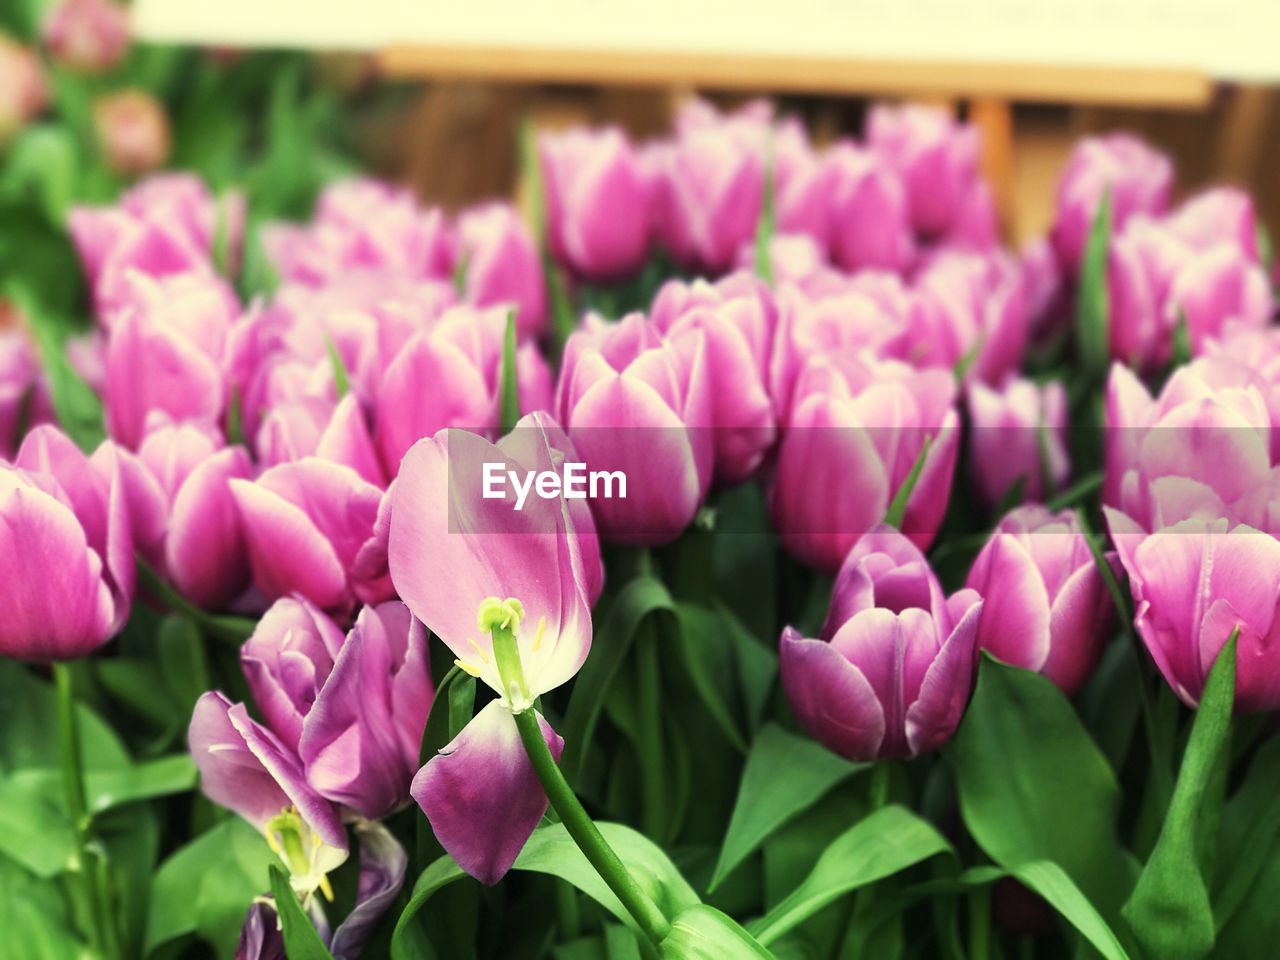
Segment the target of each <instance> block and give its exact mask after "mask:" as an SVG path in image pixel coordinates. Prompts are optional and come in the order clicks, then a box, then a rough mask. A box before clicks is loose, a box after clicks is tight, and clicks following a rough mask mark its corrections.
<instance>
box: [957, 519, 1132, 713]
mask: <svg viewBox="0 0 1280 960" xmlns="http://www.w3.org/2000/svg"><path fill="white" fill-rule="evenodd" d="M965 586H966V587H969V588H970V589H972V590H974V591H976V592H977V594H978V595H979V596H981V597H982V598H983V601H984V602H983V608H982V617H981V619H980V620H979V623H978V646H979V647H980V648H981V649H983V650H989V651H990V652H991V653H992V654H994V655H995V656H996V657H999V658H1000V659H1001V660H1003V661H1005V662H1006V663H1011V664H1013V665H1015V666H1019V667H1024V668H1026V669H1027V670H1034V671H1036V672H1037V673H1042V674H1044V675H1045V676H1046V677H1048V678H1049V679H1050V680H1052V681H1053V682H1054V683H1056V684H1057V685H1058V686H1059V687H1061V688H1062V690H1063V692H1064V693H1066V694H1068V695H1071V694H1074V693H1075V692H1076V691H1078V690H1079V689H1080V688H1081V687H1082V686H1084V682H1085V681H1086V680H1087V679H1088V678H1089V674H1090V673H1092V672H1093V668H1094V666H1095V665H1096V664H1097V662H1098V657H1099V656H1100V655H1101V653H1102V648H1103V647H1104V646H1105V644H1106V641H1107V638H1108V636H1109V635H1110V634H1109V629H1108V628H1109V625H1110V622H1111V603H1110V601H1109V599H1108V597H1107V593H1106V586H1105V584H1104V583H1103V580H1102V575H1101V573H1099V572H1098V567H1097V565H1096V564H1095V563H1094V561H1093V555H1092V553H1091V552H1090V550H1089V544H1088V542H1087V541H1086V540H1085V538H1084V534H1083V533H1081V531H1080V522H1079V520H1078V518H1077V517H1076V515H1075V514H1074V513H1072V512H1071V511H1063V512H1061V513H1056V514H1055V513H1051V512H1050V511H1049V510H1047V509H1046V508H1045V507H1042V506H1039V505H1031V504H1029V505H1027V506H1023V507H1019V508H1018V509H1016V510H1014V511H1012V512H1011V513H1009V514H1008V515H1007V516H1005V517H1004V519H1002V520H1001V521H1000V523H998V524H997V525H996V528H995V530H994V531H993V532H992V535H991V539H990V540H988V541H987V545H986V546H985V547H983V548H982V552H981V553H979V554H978V557H977V559H976V560H974V562H973V567H972V569H970V571H969V579H968V580H966V581H965Z"/></svg>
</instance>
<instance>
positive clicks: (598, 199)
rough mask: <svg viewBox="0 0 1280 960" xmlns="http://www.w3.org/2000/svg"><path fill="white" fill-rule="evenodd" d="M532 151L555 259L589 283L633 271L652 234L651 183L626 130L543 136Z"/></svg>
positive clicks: (637, 268) (622, 275)
mask: <svg viewBox="0 0 1280 960" xmlns="http://www.w3.org/2000/svg"><path fill="white" fill-rule="evenodd" d="M538 155H539V158H540V162H541V169H542V184H543V189H544V190H545V193H546V210H547V236H548V240H549V241H550V244H551V251H552V253H553V254H554V255H555V257H556V259H557V260H559V261H560V262H561V263H564V264H565V265H567V266H568V267H569V269H570V270H572V271H573V272H574V273H575V274H577V275H579V276H582V277H587V278H590V279H593V280H613V279H618V278H621V277H627V276H630V275H631V274H633V273H635V272H636V271H637V270H639V269H640V267H641V266H642V265H643V264H644V261H645V258H646V257H647V256H648V255H649V243H650V240H651V237H652V233H653V225H652V203H651V184H650V180H649V176H648V174H647V173H646V172H645V170H644V168H643V165H642V164H641V162H640V158H639V156H638V155H637V154H636V152H635V149H634V148H633V147H632V146H631V143H630V142H629V141H628V140H627V137H626V134H625V133H623V132H622V131H621V130H620V129H618V128H617V127H606V128H603V129H599V130H589V129H583V128H578V129H572V130H566V131H564V132H563V133H548V134H543V135H542V136H541V137H539V138H538Z"/></svg>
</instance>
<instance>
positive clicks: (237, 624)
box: [135, 555, 258, 647]
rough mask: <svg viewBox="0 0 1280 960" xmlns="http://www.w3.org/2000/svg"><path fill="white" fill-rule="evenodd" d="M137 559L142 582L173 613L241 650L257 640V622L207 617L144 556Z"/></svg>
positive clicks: (239, 618) (236, 617) (228, 616)
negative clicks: (253, 640) (252, 637)
mask: <svg viewBox="0 0 1280 960" xmlns="http://www.w3.org/2000/svg"><path fill="white" fill-rule="evenodd" d="M135 559H136V562H137V567H138V582H139V583H140V584H141V585H142V586H144V587H146V588H147V590H148V591H149V592H150V593H152V594H153V595H154V596H155V597H156V599H157V600H159V601H160V602H162V603H163V604H164V605H165V606H167V607H169V609H171V610H173V611H174V612H175V613H180V614H182V615H183V616H184V617H187V618H189V619H191V620H194V621H195V622H196V623H198V624H199V625H200V628H201V629H202V630H203V631H204V632H205V633H206V634H207V635H208V636H210V637H213V638H214V639H217V640H221V641H223V642H224V643H230V644H234V645H235V646H237V647H238V646H240V644H242V643H244V641H246V640H248V639H249V637H251V636H253V631H254V630H255V629H256V628H257V626H258V621H257V620H254V619H253V618H251V617H240V616H233V615H231V614H214V613H206V612H205V611H203V610H201V609H200V608H199V607H197V606H196V605H195V604H193V603H191V601H189V600H188V599H187V598H186V597H184V596H183V595H182V594H180V593H179V592H178V591H177V590H175V589H174V588H173V587H172V586H170V585H169V582H168V581H167V580H165V579H164V577H162V576H160V574H159V573H157V572H156V571H155V570H153V569H151V566H150V565H149V564H148V563H147V562H146V561H145V560H144V559H142V557H141V556H140V555H139V556H137V557H136V558H135Z"/></svg>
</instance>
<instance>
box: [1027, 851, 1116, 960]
mask: <svg viewBox="0 0 1280 960" xmlns="http://www.w3.org/2000/svg"><path fill="white" fill-rule="evenodd" d="M1010 876H1013V877H1016V878H1017V879H1018V880H1020V881H1021V882H1022V883H1023V884H1024V885H1026V886H1027V887H1029V888H1030V889H1032V890H1034V891H1035V892H1036V893H1038V894H1040V896H1042V897H1044V898H1045V899H1046V900H1047V901H1049V903H1050V905H1051V906H1052V907H1053V908H1054V909H1055V910H1057V911H1058V913H1060V914H1061V915H1062V916H1063V917H1064V918H1065V919H1066V920H1067V921H1068V922H1069V923H1070V924H1071V925H1072V926H1073V927H1075V928H1076V930H1078V931H1079V932H1080V933H1081V934H1082V935H1083V936H1084V937H1085V939H1086V940H1088V941H1089V943H1091V944H1092V945H1093V947H1094V949H1095V950H1097V951H1098V952H1099V953H1100V954H1102V956H1104V957H1106V958H1107V960H1129V954H1128V953H1126V952H1125V949H1124V947H1123V945H1121V943H1120V940H1119V939H1118V938H1117V937H1116V935H1115V931H1113V930H1112V929H1111V927H1110V926H1108V924H1107V921H1105V920H1104V919H1102V915H1101V914H1099V913H1098V911H1097V910H1096V909H1095V908H1094V906H1093V904H1092V903H1090V902H1089V898H1088V897H1086V896H1085V895H1084V894H1083V893H1081V892H1080V888H1079V887H1077V886H1076V885H1075V883H1074V882H1072V880H1071V878H1070V877H1069V876H1067V874H1066V872H1065V871H1064V870H1063V869H1062V868H1061V867H1060V866H1058V865H1057V864H1056V863H1052V862H1051V861H1048V860H1033V861H1029V862H1027V863H1023V864H1019V865H1018V866H1017V867H1015V868H1014V869H1013V870H1011V871H1010Z"/></svg>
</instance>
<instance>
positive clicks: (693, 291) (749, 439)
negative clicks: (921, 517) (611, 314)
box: [651, 279, 777, 485]
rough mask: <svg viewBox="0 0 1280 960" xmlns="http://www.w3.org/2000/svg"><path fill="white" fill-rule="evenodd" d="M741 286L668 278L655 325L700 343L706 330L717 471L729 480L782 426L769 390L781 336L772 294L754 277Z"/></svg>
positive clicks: (757, 459)
mask: <svg viewBox="0 0 1280 960" xmlns="http://www.w3.org/2000/svg"><path fill="white" fill-rule="evenodd" d="M738 286H739V287H740V289H738V290H735V289H734V288H733V287H734V285H732V284H726V283H725V282H724V281H722V282H721V283H720V284H718V285H717V286H712V285H711V284H708V283H706V282H705V281H697V282H695V283H694V284H693V285H686V284H684V283H682V282H680V281H678V280H672V281H669V282H668V283H667V284H665V285H664V286H663V287H662V289H661V290H660V291H658V295H657V297H656V298H655V300H654V302H653V309H652V312H651V316H652V319H653V323H654V325H655V326H656V327H657V328H658V329H659V330H661V331H662V333H663V334H665V335H666V336H667V337H668V338H669V339H671V340H672V341H673V342H674V343H676V344H677V345H678V346H683V347H686V348H688V347H694V348H695V349H696V347H697V345H698V344H699V340H698V338H696V337H693V336H689V334H691V333H693V332H695V331H701V332H702V334H703V337H702V343H703V344H705V350H706V357H705V361H706V365H707V382H708V385H709V390H710V418H711V419H710V423H711V426H712V428H713V442H714V444H715V468H714V479H715V481H716V482H717V483H719V484H722V485H730V484H734V483H739V482H741V481H743V480H745V479H747V478H748V477H750V476H751V475H752V474H753V473H755V472H756V470H757V469H758V468H759V466H760V464H761V462H762V461H763V460H764V456H765V453H766V452H767V451H768V450H769V448H770V447H771V446H772V445H773V441H774V438H775V436H776V433H777V430H776V425H775V416H774V411H773V402H772V400H771V399H770V397H769V392H768V382H769V362H770V354H771V352H772V345H773V338H774V315H775V310H774V306H773V300H772V296H771V295H770V293H769V291H768V289H767V288H766V287H764V286H763V284H760V285H757V284H756V283H753V282H751V279H746V282H745V283H739V284H738Z"/></svg>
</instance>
